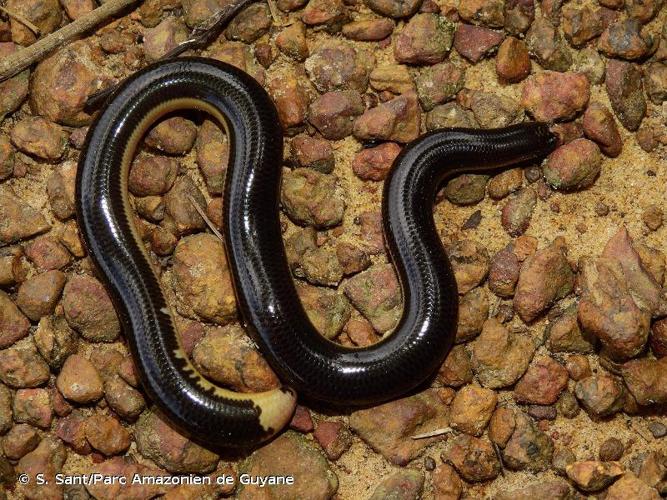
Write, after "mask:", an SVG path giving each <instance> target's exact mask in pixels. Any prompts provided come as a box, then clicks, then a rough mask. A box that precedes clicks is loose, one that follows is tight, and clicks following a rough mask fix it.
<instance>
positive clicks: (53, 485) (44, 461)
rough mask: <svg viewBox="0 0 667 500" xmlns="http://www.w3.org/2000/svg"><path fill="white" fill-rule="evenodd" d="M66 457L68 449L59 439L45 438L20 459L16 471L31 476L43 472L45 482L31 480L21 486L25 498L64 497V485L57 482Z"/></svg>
mask: <svg viewBox="0 0 667 500" xmlns="http://www.w3.org/2000/svg"><path fill="white" fill-rule="evenodd" d="M66 459H67V451H66V450H65V447H64V446H63V444H62V443H61V442H60V441H59V440H58V439H56V438H53V437H50V436H49V437H46V438H44V439H43V440H42V441H41V442H40V443H39V445H38V446H37V448H35V449H34V450H33V451H31V452H30V453H28V454H27V455H25V456H24V457H22V458H21V460H19V463H18V465H17V466H16V472H18V473H23V474H27V475H28V477H31V478H34V477H36V476H37V474H43V476H41V477H42V478H43V479H44V480H45V483H44V484H43V485H38V484H37V481H30V482H29V483H27V484H26V485H24V486H23V487H21V488H20V494H21V495H23V497H24V498H43V499H51V498H54V499H55V498H62V495H63V487H62V485H60V484H58V483H57V482H56V474H60V473H61V472H62V469H63V465H64V464H65V460H66Z"/></svg>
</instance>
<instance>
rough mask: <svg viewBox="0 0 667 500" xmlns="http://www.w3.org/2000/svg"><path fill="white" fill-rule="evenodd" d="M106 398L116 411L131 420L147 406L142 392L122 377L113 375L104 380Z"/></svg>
mask: <svg viewBox="0 0 667 500" xmlns="http://www.w3.org/2000/svg"><path fill="white" fill-rule="evenodd" d="M104 399H106V401H107V403H109V407H110V408H111V409H112V410H113V411H114V412H115V413H117V414H118V415H119V416H120V417H122V418H124V419H125V420H129V421H133V420H134V419H136V418H137V417H138V416H139V415H140V414H141V412H142V411H143V410H144V408H146V401H145V400H144V397H143V396H142V395H141V393H140V392H139V391H137V390H136V389H135V388H133V387H132V386H130V385H129V384H128V383H127V382H125V380H123V379H122V378H121V377H116V376H112V377H109V378H107V379H106V380H105V381H104Z"/></svg>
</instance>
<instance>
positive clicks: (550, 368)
mask: <svg viewBox="0 0 667 500" xmlns="http://www.w3.org/2000/svg"><path fill="white" fill-rule="evenodd" d="M567 381H568V374H567V370H565V368H563V367H562V366H561V365H560V363H558V362H556V361H555V360H554V359H553V358H551V357H549V356H540V357H537V358H535V359H534V360H533V362H532V363H531V365H530V366H529V367H528V370H527V371H526V373H525V374H524V375H523V377H521V379H520V380H519V382H518V383H517V384H516V386H515V387H514V397H515V399H516V400H517V401H518V402H520V403H533V404H540V405H551V404H554V403H555V402H556V400H557V399H558V396H559V395H560V393H561V392H562V391H563V389H565V388H566V387H567Z"/></svg>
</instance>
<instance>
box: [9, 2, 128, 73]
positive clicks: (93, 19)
mask: <svg viewBox="0 0 667 500" xmlns="http://www.w3.org/2000/svg"><path fill="white" fill-rule="evenodd" d="M137 1H138V0H109V1H108V2H106V3H103V4H102V5H101V6H100V7H98V8H97V9H95V10H94V11H92V12H89V13H88V14H86V15H85V16H81V17H80V18H78V19H77V20H75V21H72V22H71V23H69V24H68V25H66V26H63V27H62V28H60V29H59V30H58V31H55V32H54V33H51V34H50V35H47V36H45V37H44V38H42V39H40V40H37V41H36V42H35V43H33V44H32V45H30V46H29V47H26V48H24V49H22V50H19V51H18V52H14V53H13V54H11V55H10V56H8V57H5V58H3V60H2V61H0V82H2V81H3V80H6V79H7V78H11V77H12V76H14V75H16V74H18V73H20V72H21V71H23V70H24V69H26V68H27V67H28V66H30V65H31V64H33V63H35V62H37V61H40V60H41V59H42V58H44V57H45V56H46V55H48V54H49V53H50V52H51V51H53V50H54V49H57V48H58V47H61V46H62V45H65V44H66V43H69V42H71V41H72V40H74V39H75V38H77V37H78V36H79V35H82V34H83V33H85V32H87V31H89V30H91V29H92V28H94V27H95V26H97V25H98V24H100V23H101V22H103V21H105V20H107V19H108V18H110V17H112V16H113V15H115V14H117V13H118V12H120V11H122V10H123V9H125V8H126V7H129V6H130V5H132V4H134V3H136V2H137Z"/></svg>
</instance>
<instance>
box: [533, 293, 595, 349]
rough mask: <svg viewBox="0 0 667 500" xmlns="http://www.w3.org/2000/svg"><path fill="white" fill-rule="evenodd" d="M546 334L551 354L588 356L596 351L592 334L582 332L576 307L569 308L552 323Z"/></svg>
mask: <svg viewBox="0 0 667 500" xmlns="http://www.w3.org/2000/svg"><path fill="white" fill-rule="evenodd" d="M545 334H546V336H547V337H548V340H547V346H548V348H549V350H550V351H551V352H580V353H584V354H588V353H592V352H594V351H595V344H596V339H595V337H593V336H592V335H591V334H590V333H588V332H583V331H582V330H581V327H580V326H579V322H578V320H577V307H576V306H575V305H572V306H570V307H568V308H567V309H566V310H565V312H564V313H563V314H562V315H561V316H560V317H558V318H557V319H555V320H554V321H553V322H551V323H550V324H549V325H548V326H547V328H546V331H545Z"/></svg>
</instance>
